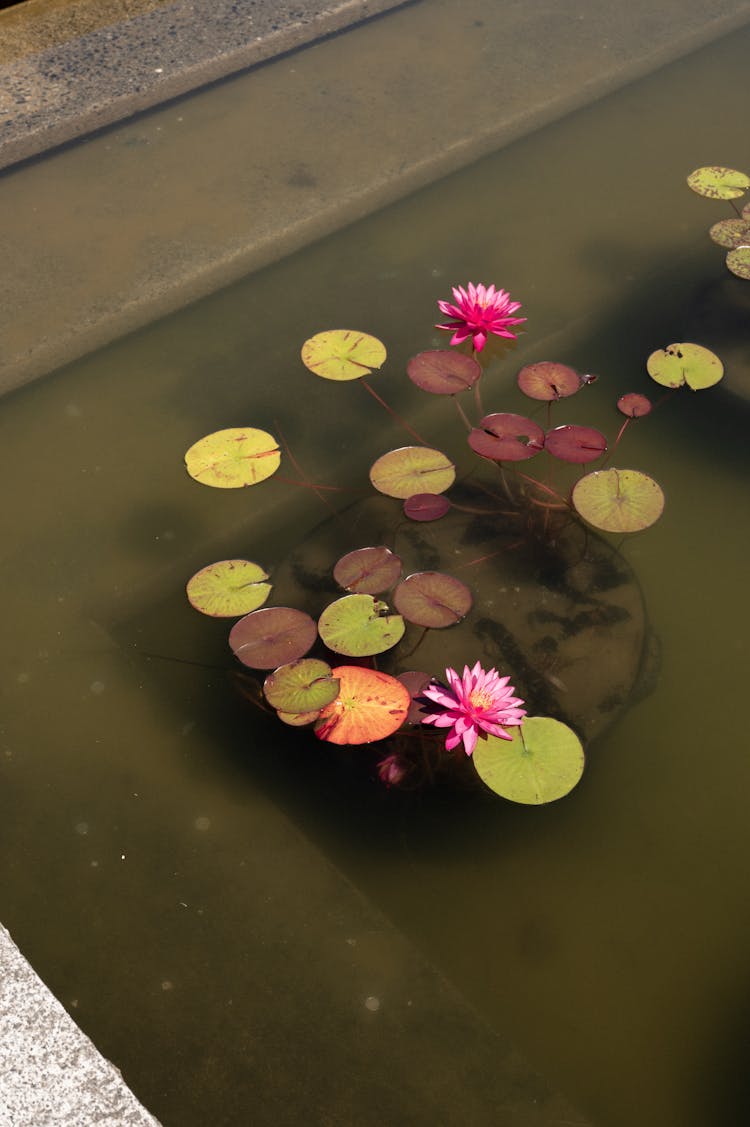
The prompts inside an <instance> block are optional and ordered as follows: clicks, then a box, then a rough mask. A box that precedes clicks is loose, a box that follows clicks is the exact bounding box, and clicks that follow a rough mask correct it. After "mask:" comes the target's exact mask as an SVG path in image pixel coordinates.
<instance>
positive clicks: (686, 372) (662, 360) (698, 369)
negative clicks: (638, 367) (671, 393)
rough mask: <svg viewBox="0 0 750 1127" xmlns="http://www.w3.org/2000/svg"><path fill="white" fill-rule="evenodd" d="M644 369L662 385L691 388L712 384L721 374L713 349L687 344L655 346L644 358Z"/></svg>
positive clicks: (722, 367)
mask: <svg viewBox="0 0 750 1127" xmlns="http://www.w3.org/2000/svg"><path fill="white" fill-rule="evenodd" d="M646 370H647V372H648V374H649V375H650V376H651V379H652V380H655V381H656V383H658V384H661V385H662V386H663V387H682V386H683V384H687V386H688V387H689V388H691V390H692V391H701V390H702V389H703V388H706V387H713V385H714V384H717V383H718V382H719V380H720V379H721V377H722V376H723V375H724V365H723V364H722V362H721V360H720V359H719V357H718V356H717V355H716V353H715V352H711V350H710V348H704V347H703V345H702V344H689V343H682V344H668V345H667V347H666V348H658V349H657V350H656V351H655V352H652V353H651V355H650V356H649V358H648V360H647V361H646Z"/></svg>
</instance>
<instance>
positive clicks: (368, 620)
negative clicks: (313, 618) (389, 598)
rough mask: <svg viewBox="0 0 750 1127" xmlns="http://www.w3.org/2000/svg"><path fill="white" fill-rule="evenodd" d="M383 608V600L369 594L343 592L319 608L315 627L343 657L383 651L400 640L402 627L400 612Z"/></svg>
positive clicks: (330, 648)
mask: <svg viewBox="0 0 750 1127" xmlns="http://www.w3.org/2000/svg"><path fill="white" fill-rule="evenodd" d="M387 611H388V606H387V604H386V603H383V602H376V601H375V599H373V597H372V595H344V597H343V599H336V601H335V602H333V603H331V604H330V605H329V606H327V607H326V609H325V610H324V611H323V613H322V614H321V616H320V618H319V620H318V631H319V632H320V636H321V638H322V639H323V641H324V642H325V644H326V645H327V646H328V648H329V650H333V652H334V653H337V654H344V655H345V656H346V657H369V656H371V655H372V654H379V653H384V652H385V650H389V649H391V647H392V646H395V645H396V644H397V643H398V642H400V641H401V639H402V638H403V636H404V631H405V630H406V624H405V623H404V620H403V618H402V617H401V615H400V614H388V613H387Z"/></svg>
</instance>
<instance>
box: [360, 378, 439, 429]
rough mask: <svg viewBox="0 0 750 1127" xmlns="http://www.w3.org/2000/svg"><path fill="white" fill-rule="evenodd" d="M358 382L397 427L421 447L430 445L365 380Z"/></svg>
mask: <svg viewBox="0 0 750 1127" xmlns="http://www.w3.org/2000/svg"><path fill="white" fill-rule="evenodd" d="M358 382H359V383H361V384H362V386H363V387H365V388H367V390H368V391H369V393H370V395H371V396H372V397H373V399H376V400H377V401H378V403H379V404H380V406H381V407H384V408H385V410H386V411H387V412H388V414H389V415H391V416H392V417H393V418H394V419H395V420H396V422H397V423H398V424H399V426H402V427H403V428H404V430H405V431H407V433H408V434H410V435H411V436H412V438H416V440H417V442H420V443H421V444H422V446H429V445H430V444H429V442H425V440H424V439H423V438H422V435H421V434H419V432H418V431H416V430H415V429H414V427H413V426H410V425H409V423H407V421H406V419H402V418H401V416H400V415H398V414H396V412H395V411H394V410H393V408H392V407H391V406H389V404H388V403H386V401H385V399H383V398H382V397H381V396H380V395H378V393H377V391H375V389H374V388H372V387H370V385H369V384H368V382H367V380H366V379H364V378H363V379H361V380H359V381H358Z"/></svg>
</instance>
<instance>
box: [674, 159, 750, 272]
mask: <svg viewBox="0 0 750 1127" xmlns="http://www.w3.org/2000/svg"><path fill="white" fill-rule="evenodd" d="M687 182H688V185H689V186H690V187H691V188H692V189H693V191H694V192H697V194H698V195H699V196H705V197H706V198H707V199H710V200H727V201H728V202H729V205H730V207H731V208H732V210H733V211H734V216H733V217H732V218H731V219H720V220H719V221H718V223H714V225H713V227H711V229H710V230H709V232H708V233H709V235H710V236H711V238H712V240H713V241H714V242H715V243H717V244H718V245H719V246H720V247H725V248H726V250H727V258H726V263H727V267H728V269H729V270H731V272H732V273H733V274H736V275H737V277H738V278H746V279H750V202H748V203H745V204H744V206H743V207H741V208H740V206H739V204H737V203H735V200H738V199H739V198H740V197H741V196H744V195H745V194H746V193H747V191H748V189H750V176H748V175H747V174H746V173H744V172H739V171H738V170H737V169H736V168H724V167H723V166H721V165H708V166H706V167H705V168H696V169H695V171H694V172H691V173H690V175H689V176H688V181H687Z"/></svg>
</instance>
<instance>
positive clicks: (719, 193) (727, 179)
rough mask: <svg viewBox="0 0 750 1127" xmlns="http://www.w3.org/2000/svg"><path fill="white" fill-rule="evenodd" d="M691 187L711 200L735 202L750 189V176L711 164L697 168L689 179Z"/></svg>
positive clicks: (734, 169) (733, 169)
mask: <svg viewBox="0 0 750 1127" xmlns="http://www.w3.org/2000/svg"><path fill="white" fill-rule="evenodd" d="M687 182H688V185H689V187H691V188H692V189H693V191H694V192H697V193H698V195H699V196H706V197H707V198H708V199H711V200H734V199H737V197H738V196H742V195H744V194H745V192H746V191H747V189H748V188H750V176H747V175H746V174H745V173H744V172H739V171H738V170H737V169H736V168H726V167H724V166H723V165H718V164H711V165H706V166H705V167H704V168H696V169H695V170H694V171H693V172H691V173H690V175H689V176H688V178H687Z"/></svg>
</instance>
